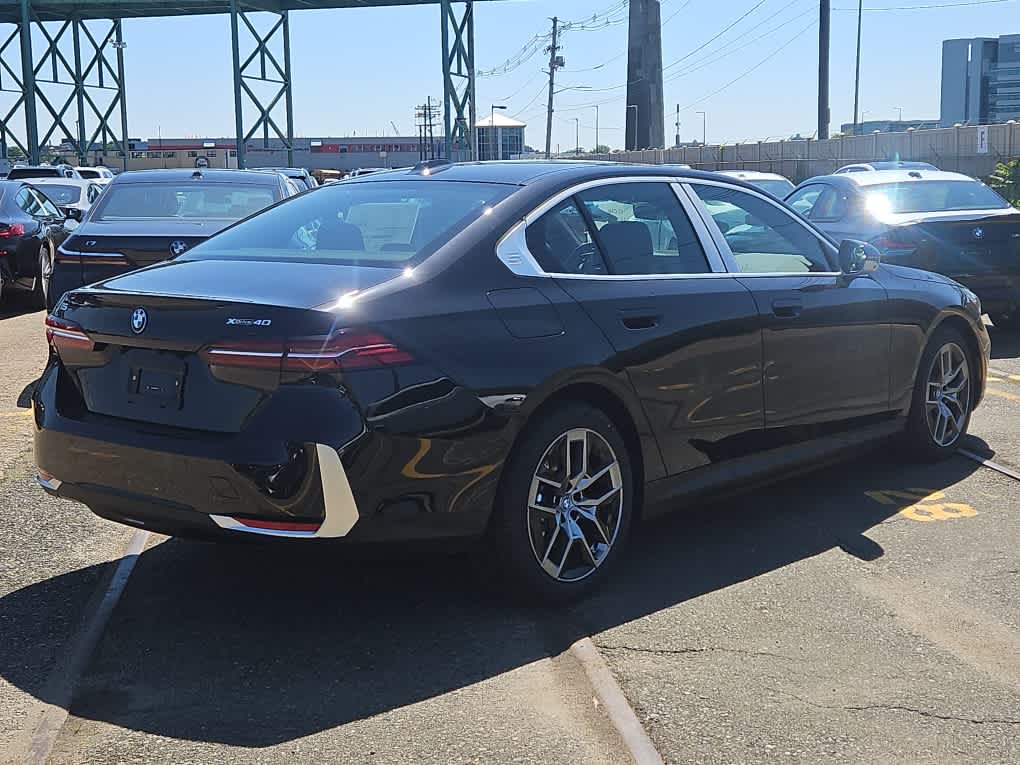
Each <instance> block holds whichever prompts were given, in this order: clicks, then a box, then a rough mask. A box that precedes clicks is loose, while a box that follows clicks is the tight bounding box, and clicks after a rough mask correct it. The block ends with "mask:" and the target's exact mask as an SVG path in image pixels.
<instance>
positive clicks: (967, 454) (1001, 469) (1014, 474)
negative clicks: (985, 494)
mask: <svg viewBox="0 0 1020 765" xmlns="http://www.w3.org/2000/svg"><path fill="white" fill-rule="evenodd" d="M960 454H962V455H963V456H964V457H967V458H968V459H972V460H974V461H975V462H980V463H981V464H982V465H984V466H985V467H989V468H991V469H992V470H998V471H999V472H1000V473H1002V474H1003V475H1008V476H1009V477H1010V478H1012V479H1014V480H1016V481H1020V473H1018V472H1017V471H1015V470H1013V469H1012V468H1008V467H1006V466H1005V465H1000V464H999V463H998V462H993V461H992V460H989V459H985V458H984V457H982V456H981V455H979V454H975V453H974V452H971V451H968V450H967V449H960Z"/></svg>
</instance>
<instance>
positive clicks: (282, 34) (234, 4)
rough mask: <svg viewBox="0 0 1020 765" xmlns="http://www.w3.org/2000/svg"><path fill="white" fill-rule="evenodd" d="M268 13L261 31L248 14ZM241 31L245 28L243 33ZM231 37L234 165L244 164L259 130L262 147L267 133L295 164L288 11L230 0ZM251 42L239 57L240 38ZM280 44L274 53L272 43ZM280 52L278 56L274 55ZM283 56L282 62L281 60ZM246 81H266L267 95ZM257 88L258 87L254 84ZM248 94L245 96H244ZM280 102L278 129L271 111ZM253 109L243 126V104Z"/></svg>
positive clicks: (266, 139) (290, 162) (289, 161)
mask: <svg viewBox="0 0 1020 765" xmlns="http://www.w3.org/2000/svg"><path fill="white" fill-rule="evenodd" d="M254 13H269V14H272V16H274V17H276V20H275V22H274V23H273V25H272V26H271V27H270V28H269V31H268V32H265V33H262V32H260V31H259V30H258V29H257V28H256V27H255V25H254V24H253V23H252V21H251V19H250V18H249V16H250V15H251V14H254ZM242 30H247V33H244V32H243V31H242ZM230 37H231V44H232V46H233V59H234V125H235V129H236V133H237V166H238V167H239V168H243V167H245V166H246V164H247V160H246V156H245V154H246V151H245V149H246V144H247V143H248V141H249V140H250V139H251V138H253V137H254V136H255V134H256V133H257V132H258V131H259V129H260V128H261V129H262V146H263V148H265V149H269V148H271V147H270V144H269V139H270V134H272V136H273V137H275V138H277V139H279V140H280V142H281V143H282V144H283V147H284V148H285V149H286V150H287V164H288V165H293V164H294V107H293V103H292V100H291V72H290V19H289V16H288V12H287V11H281V12H276V11H267V10H265V9H264V8H259V7H258V6H257V5H247V4H245V3H244V2H241V0H230ZM242 38H244V41H245V42H246V43H249V44H252V45H254V50H252V52H251V53H250V54H249V55H248V56H247V57H246V58H244V59H242V58H241V41H242ZM277 43H279V44H280V45H281V47H282V51H281V50H278V51H277V54H274V53H273V50H272V49H271V46H273V45H275V44H277ZM277 55H279V58H278V57H277ZM281 59H282V63H281ZM249 83H269V84H270V85H271V86H272V89H271V92H270V93H269V97H268V98H264V97H262V96H260V95H259V94H258V93H256V92H255V91H254V90H253V89H252V87H251V85H249ZM256 87H258V86H256ZM245 97H247V98H245ZM280 101H283V109H284V112H285V114H284V119H285V128H284V129H281V128H280V126H279V124H278V123H277V122H276V119H275V118H274V113H275V112H274V110H276V109H277V107H278V106H279V105H280ZM246 104H250V105H251V106H253V107H254V108H255V111H256V117H255V120H254V122H252V123H251V126H250V127H248V128H245V124H246V122H245V117H244V107H245V105H246Z"/></svg>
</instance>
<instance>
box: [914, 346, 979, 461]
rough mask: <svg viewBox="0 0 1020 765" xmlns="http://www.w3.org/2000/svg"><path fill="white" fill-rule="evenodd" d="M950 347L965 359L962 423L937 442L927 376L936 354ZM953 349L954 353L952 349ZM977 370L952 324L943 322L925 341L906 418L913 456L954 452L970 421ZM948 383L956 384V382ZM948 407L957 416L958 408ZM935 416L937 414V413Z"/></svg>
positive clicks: (940, 456) (928, 457)
mask: <svg viewBox="0 0 1020 765" xmlns="http://www.w3.org/2000/svg"><path fill="white" fill-rule="evenodd" d="M949 347H952V348H955V349H959V351H961V352H962V355H963V358H965V359H966V363H967V376H968V381H969V384H968V385H967V386H966V394H965V398H966V412H965V414H964V417H963V420H962V424H961V425H960V426H958V427H957V426H955V425H954V426H952V427H953V430H954V431H956V432H955V437H953V438H952V440H951V441H949V442H946V441H945V439H943V442H942V443H940V442H939V439H937V438H936V435H935V433H933V429H935V430H937V426H933V425H932V424H931V423H932V417H931V416H930V409H929V405H928V401H927V399H928V392H929V391H928V387H929V379H930V376H931V375H932V373H933V372H934V371H935V370H934V364H935V363H936V360H937V357H938V355H939V354H940V352H942V351H943V350H944V349H946V348H949ZM952 352H953V353H955V351H952ZM976 370H977V364H976V359H975V358H974V354H973V352H972V351H971V348H970V345H969V344H968V343H967V340H966V338H965V337H964V336H963V334H962V333H961V332H960V331H959V330H957V329H955V328H954V327H946V326H943V327H940V328H939V329H937V330H936V331H935V334H933V335H932V337H931V339H930V340H929V341H928V345H927V346H925V349H924V353H922V354H921V362H920V364H919V365H918V369H917V376H916V379H915V381H914V395H913V399H912V401H911V405H910V414H909V415H908V418H907V430H906V433H905V441H906V445H907V448H908V449H909V450H910V452H911V453H912V454H913V455H914V456H915V457H916V458H918V459H920V460H923V461H926V462H936V461H938V460H943V459H945V458H947V457H949V456H951V455H952V454H954V453H956V450H957V449H958V448H959V446H960V442H961V441H962V440H963V437H964V436H965V435H966V433H967V427H968V426H969V425H970V417H971V414H972V411H973V403H974V383H975V381H976V377H975V373H976ZM951 387H955V383H954V385H953V386H951ZM961 392H962V391H961ZM936 395H937V394H936ZM951 411H952V412H953V413H955V414H956V416H957V417H958V416H959V410H957V409H956V408H955V407H953V408H951ZM935 417H936V418H937V415H935ZM947 438H948V434H947Z"/></svg>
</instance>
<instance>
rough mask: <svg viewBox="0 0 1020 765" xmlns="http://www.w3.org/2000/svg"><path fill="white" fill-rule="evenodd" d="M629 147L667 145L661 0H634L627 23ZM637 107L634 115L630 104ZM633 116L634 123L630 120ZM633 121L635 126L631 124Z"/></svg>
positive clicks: (640, 147)
mask: <svg viewBox="0 0 1020 765" xmlns="http://www.w3.org/2000/svg"><path fill="white" fill-rule="evenodd" d="M626 103H627V112H626V115H627V128H628V129H627V130H626V133H625V135H629V136H631V138H632V142H631V144H630V145H629V146H627V148H628V149H665V148H666V121H665V119H664V118H663V117H664V115H665V113H666V109H665V106H664V104H663V96H662V20H661V18H660V11H659V0H631V2H630V8H629V18H628V26H627V101H626ZM631 104H633V105H634V106H635V107H637V108H635V109H634V113H633V115H632V114H631V113H630V105H631ZM631 117H633V123H631V121H630V120H631ZM631 124H633V129H630V128H631Z"/></svg>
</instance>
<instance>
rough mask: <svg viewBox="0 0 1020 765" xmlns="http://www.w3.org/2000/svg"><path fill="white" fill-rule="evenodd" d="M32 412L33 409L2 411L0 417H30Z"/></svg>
mask: <svg viewBox="0 0 1020 765" xmlns="http://www.w3.org/2000/svg"><path fill="white" fill-rule="evenodd" d="M31 414H32V410H31V409H19V410H18V411H17V412H0V417H28V416H29V415H31Z"/></svg>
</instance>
